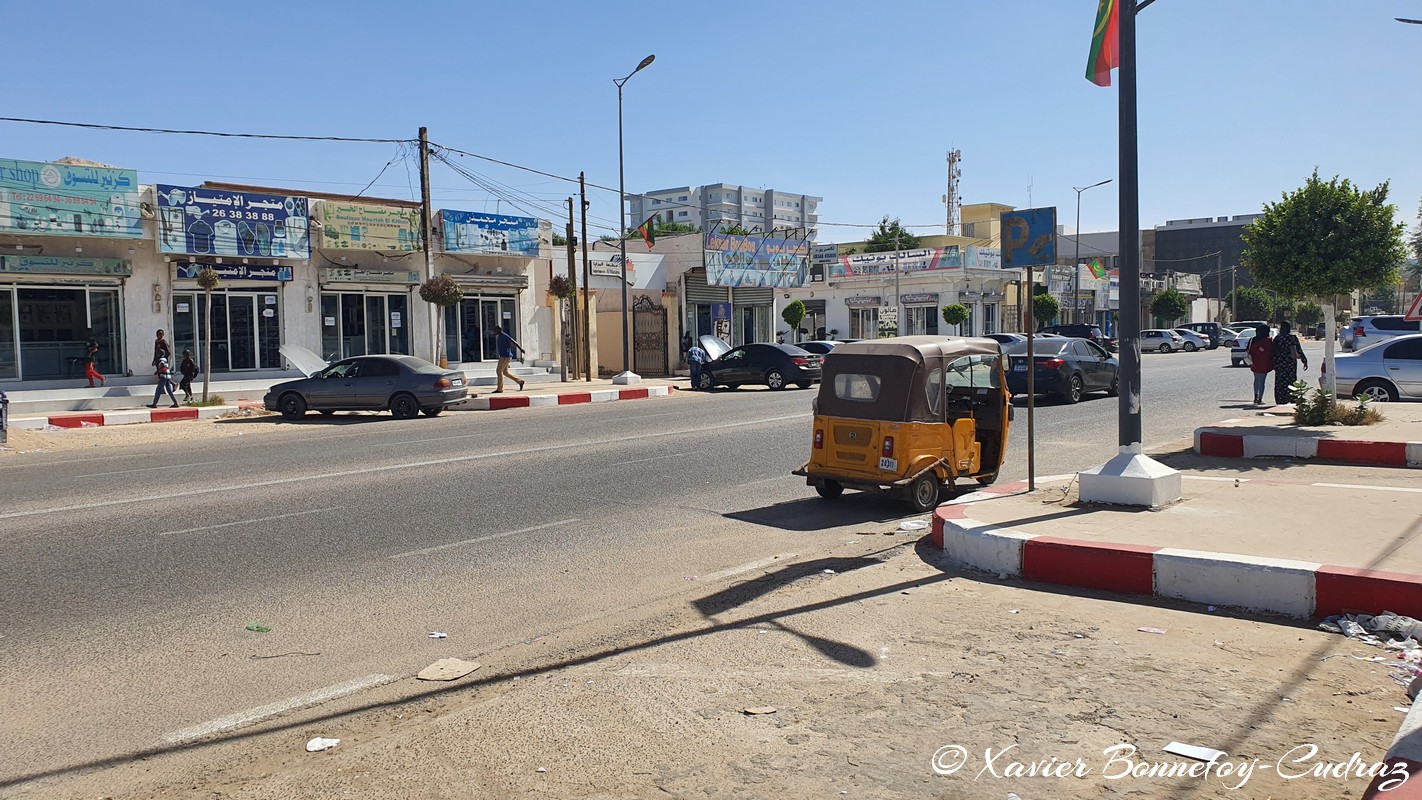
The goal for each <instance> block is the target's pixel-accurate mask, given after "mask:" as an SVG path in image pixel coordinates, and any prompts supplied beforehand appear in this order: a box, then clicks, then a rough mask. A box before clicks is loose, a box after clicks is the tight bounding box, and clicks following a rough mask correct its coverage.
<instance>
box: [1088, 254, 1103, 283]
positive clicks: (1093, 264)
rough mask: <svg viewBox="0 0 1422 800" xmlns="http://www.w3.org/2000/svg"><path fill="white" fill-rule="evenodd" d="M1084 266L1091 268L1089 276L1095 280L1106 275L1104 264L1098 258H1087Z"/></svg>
mask: <svg viewBox="0 0 1422 800" xmlns="http://www.w3.org/2000/svg"><path fill="white" fill-rule="evenodd" d="M1086 268H1087V269H1089V270H1091V276H1092V277H1093V278H1096V279H1097V280H1100V279H1102V278H1104V277H1106V265H1105V264H1102V263H1101V259H1099V258H1091V259H1087V261H1086Z"/></svg>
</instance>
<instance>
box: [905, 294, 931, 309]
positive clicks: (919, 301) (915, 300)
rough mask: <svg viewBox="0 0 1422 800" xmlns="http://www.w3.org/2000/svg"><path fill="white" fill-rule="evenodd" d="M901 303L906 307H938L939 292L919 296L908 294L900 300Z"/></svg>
mask: <svg viewBox="0 0 1422 800" xmlns="http://www.w3.org/2000/svg"><path fill="white" fill-rule="evenodd" d="M899 302H901V303H903V304H904V305H906V306H933V305H938V293H937V292H920V293H918V294H906V295H904V296H903V297H902V298H900V300H899Z"/></svg>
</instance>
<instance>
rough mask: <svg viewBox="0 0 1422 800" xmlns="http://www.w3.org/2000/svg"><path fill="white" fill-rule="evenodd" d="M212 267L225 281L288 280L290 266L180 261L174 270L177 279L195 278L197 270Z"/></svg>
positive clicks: (200, 270) (190, 279) (191, 279)
mask: <svg viewBox="0 0 1422 800" xmlns="http://www.w3.org/2000/svg"><path fill="white" fill-rule="evenodd" d="M206 267H212V268H213V269H214V270H216V272H217V276H218V277H219V278H222V279H223V280H225V281H282V282H286V281H290V280H291V267H264V266H258V265H256V264H253V265H250V266H249V265H247V264H199V263H198V262H196V261H181V262H179V263H178V264H177V265H176V269H175V270H174V273H175V275H176V276H177V278H178V280H183V281H193V280H197V276H198V273H199V272H202V271H203V269H204V268H206Z"/></svg>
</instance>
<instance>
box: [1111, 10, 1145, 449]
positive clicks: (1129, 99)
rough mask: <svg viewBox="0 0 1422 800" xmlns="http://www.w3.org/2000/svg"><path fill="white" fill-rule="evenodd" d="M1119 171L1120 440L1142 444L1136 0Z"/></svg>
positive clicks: (1127, 13) (1127, 45)
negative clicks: (1121, 376) (1121, 377)
mask: <svg viewBox="0 0 1422 800" xmlns="http://www.w3.org/2000/svg"><path fill="white" fill-rule="evenodd" d="M1118 28H1119V32H1120V46H1121V53H1120V56H1121V61H1120V64H1121V66H1120V79H1121V89H1120V97H1119V101H1120V106H1119V115H1120V175H1121V201H1120V226H1121V244H1120V250H1121V335H1120V337H1119V340H1118V341H1119V349H1120V353H1119V357H1120V363H1121V373H1122V375H1123V377H1124V378H1125V380H1123V381H1121V395H1120V398H1119V401H1118V414H1117V428H1116V434H1117V444H1119V445H1120V446H1121V447H1122V448H1128V447H1130V448H1139V447H1140V446H1141V439H1142V436H1141V251H1140V175H1139V174H1138V172H1137V152H1136V149H1137V145H1136V2H1135V0H1126V2H1125V3H1124V4H1123V6H1122V8H1121V10H1120V20H1119V24H1118Z"/></svg>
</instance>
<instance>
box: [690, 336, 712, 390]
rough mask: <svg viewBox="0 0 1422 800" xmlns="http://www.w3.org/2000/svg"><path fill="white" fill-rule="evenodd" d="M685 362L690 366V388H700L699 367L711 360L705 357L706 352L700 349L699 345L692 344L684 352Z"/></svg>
mask: <svg viewBox="0 0 1422 800" xmlns="http://www.w3.org/2000/svg"><path fill="white" fill-rule="evenodd" d="M686 360H687V362H688V363H689V364H691V388H693V389H700V388H701V365H702V364H705V363H706V362H707V361H710V360H711V359H710V358H709V357H708V356H707V355H706V351H705V350H702V349H701V345H699V344H694V345H692V346H691V349H690V350H688V351H686Z"/></svg>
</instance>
